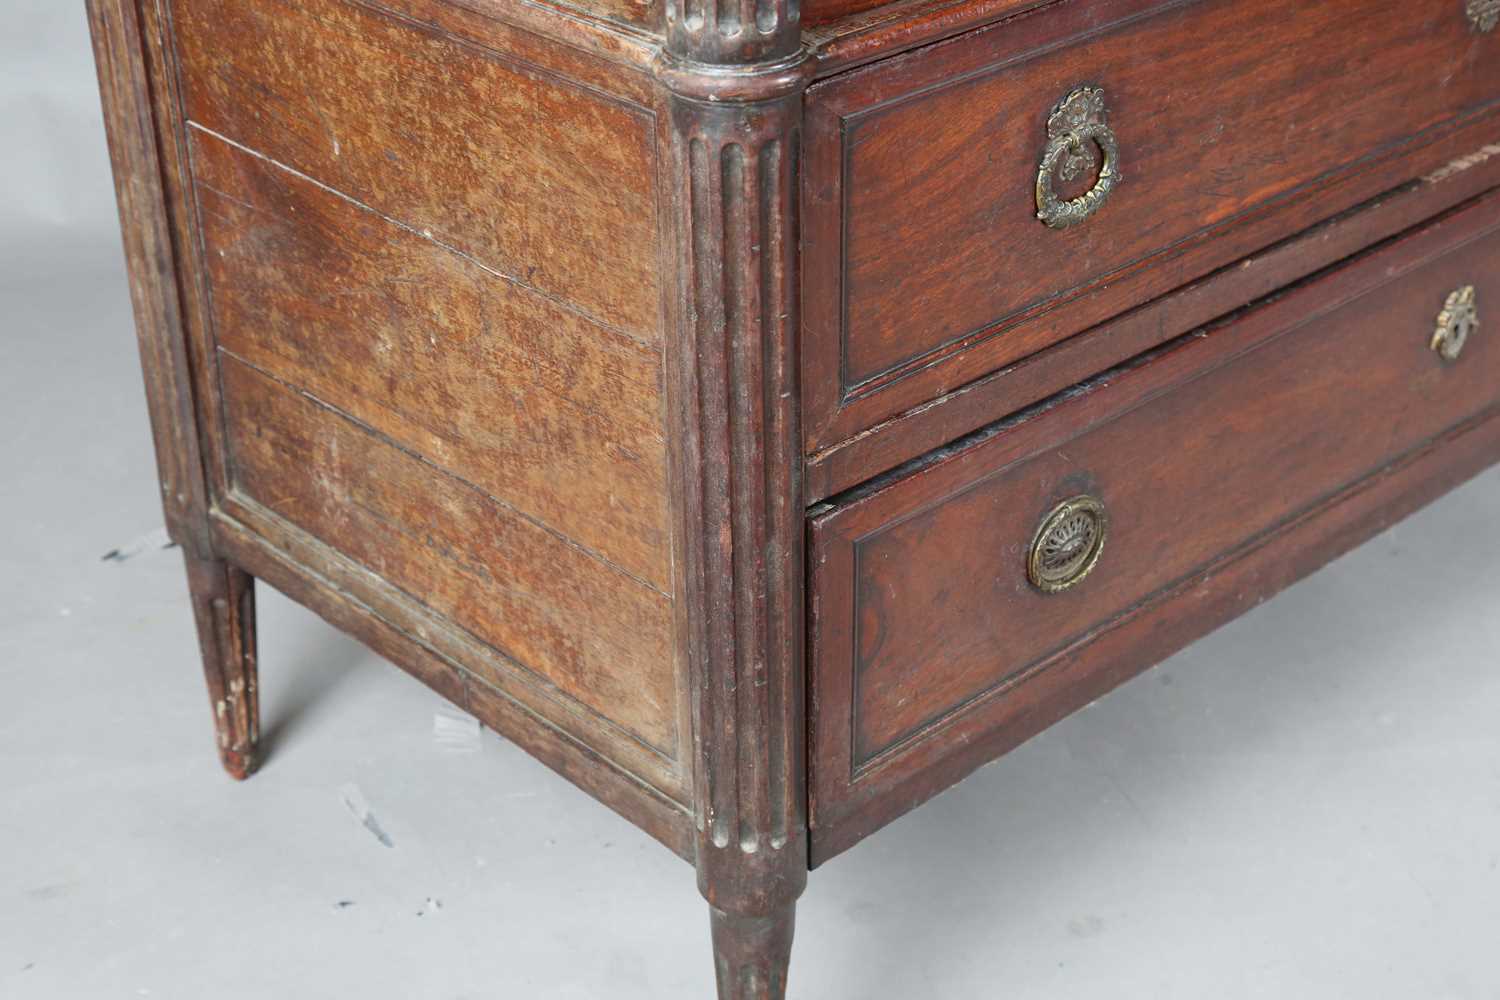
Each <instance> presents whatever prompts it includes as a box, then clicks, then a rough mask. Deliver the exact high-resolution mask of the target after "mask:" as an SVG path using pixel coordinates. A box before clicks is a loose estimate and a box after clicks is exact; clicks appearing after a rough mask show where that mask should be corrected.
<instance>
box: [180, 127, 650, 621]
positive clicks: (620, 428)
mask: <svg viewBox="0 0 1500 1000" xmlns="http://www.w3.org/2000/svg"><path fill="white" fill-rule="evenodd" d="M193 151H194V156H193V161H194V168H195V170H194V173H195V178H196V181H197V186H198V203H199V206H200V217H201V219H202V232H203V242H204V248H205V259H206V261H207V265H208V269H209V276H210V283H211V288H212V293H213V294H212V303H213V316H214V326H215V330H216V333H217V340H218V344H219V346H220V347H222V348H224V349H226V350H229V351H231V352H233V353H234V354H236V355H238V356H240V357H242V358H244V359H246V360H247V361H250V362H252V363H253V364H255V365H257V366H258V367H260V368H262V369H264V370H265V371H268V372H270V373H272V374H274V375H276V376H277V377H278V378H280V379H282V380H284V381H287V382H290V383H292V384H294V385H296V386H298V387H299V388H301V389H305V390H307V391H308V392H310V393H312V394H313V395H314V396H316V397H317V398H319V399H320V400H322V401H324V402H326V403H329V404H330V405H332V406H335V407H337V408H338V409H340V410H341V411H343V412H345V413H348V414H350V415H351V416H354V417H356V418H358V419H359V420H360V421H361V422H362V423H364V424H366V425H368V426H370V427H371V428H373V429H374V430H376V431H377V432H379V433H381V434H383V435H385V436H387V437H389V438H390V439H391V440H392V441H393V442H395V443H397V444H399V445H400V446H401V447H403V448H406V449H408V450H410V451H412V452H414V453H415V454H418V455H421V456H423V457H424V458H425V459H427V460H428V461H430V462H432V463H434V464H436V465H438V466H440V467H442V468H443V469H445V470H446V471H448V472H451V473H453V474H454V475H456V476H459V477H461V478H463V479H465V480H467V481H468V482H470V483H472V484H474V486H475V487H476V488H478V489H481V490H483V491H484V492H486V493H488V494H490V495H492V496H494V497H495V498H497V499H498V500H500V501H502V502H504V503H505V504H507V505H509V506H511V507H514V508H515V509H516V510H517V511H518V512H519V513H521V514H524V515H525V516H526V517H529V518H531V519H533V520H535V521H539V522H541V523H543V524H545V525H547V526H548V527H549V528H552V529H554V530H556V531H558V532H559V533H561V534H563V535H565V536H567V537H568V538H570V539H572V540H574V541H576V542H577V543H578V544H580V545H582V546H583V547H585V548H587V549H588V550H590V551H591V552H594V553H596V554H598V555H599V556H601V557H602V558H604V559H606V560H608V561H609V562H610V563H612V564H613V565H615V566H617V567H619V568H621V569H623V570H625V571H626V572H627V573H629V574H630V575H632V576H634V577H636V578H637V579H639V580H641V581H642V582H643V583H645V584H647V585H649V586H651V587H653V588H655V589H656V590H659V591H662V592H666V591H667V590H668V589H669V588H670V586H671V582H670V574H671V570H670V550H669V543H670V539H669V538H668V537H667V518H668V512H667V497H666V462H667V458H666V442H665V436H664V431H663V428H662V422H661V402H660V393H661V388H660V386H661V378H662V372H661V355H660V352H659V351H658V350H656V349H654V348H651V347H649V346H647V345H643V344H641V343H639V342H637V341H635V340H634V339H632V338H630V337H626V336H623V335H621V334H619V333H617V332H615V331H612V330H610V329H608V328H605V327H601V326H599V325H598V324H597V323H594V322H592V321H590V320H588V319H586V318H584V317H583V316H580V315H579V314H578V313H576V312H574V311H572V310H569V309H566V308H563V307H562V306H560V305H558V304H557V303H556V302H555V301H553V300H552V299H549V298H547V297H545V296H543V295H540V294H538V293H537V292H535V291H534V290H532V289H530V288H527V287H526V286H524V285H520V284H517V283H515V282H512V281H509V280H506V279H503V278H500V277H497V276H496V275H495V274H493V273H492V272H490V271H488V270H486V269H485V268H484V267H482V266H480V265H478V264H476V263H474V262H473V261H472V260H470V259H468V258H466V257H464V256H462V255H460V254H455V253H453V252H451V251H449V250H447V249H445V248H443V247H441V246H438V245H437V244H435V243H433V242H432V241H431V240H428V239H425V238H423V237H422V236H421V235H420V234H417V233H413V232H411V231H410V230H408V229H405V228H403V227H401V226H399V225H396V224H393V223H391V222H389V221H387V220H385V219H383V218H381V217H380V216H378V215H375V214H373V213H370V212H367V211H365V210H363V209H361V208H359V207H358V206H357V205H355V204H354V203H352V202H351V201H350V200H349V199H347V198H345V197H341V196H339V195H337V194H334V193H332V192H330V191H329V190H327V189H326V188H323V187H321V186H319V185H317V184H315V183H313V182H311V181H308V180H307V179H306V178H304V177H301V176H299V175H297V174H295V173H291V172H289V171H286V170H284V169H281V168H279V167H276V166H274V165H272V164H271V163H270V162H269V161H267V160H265V159H264V158H262V157H258V156H254V155H251V154H248V153H245V152H243V151H242V150H239V149H237V148H235V147H233V146H230V145H228V144H227V143H224V142H222V141H220V140H218V139H216V138H214V137H212V136H208V135H205V134H203V133H195V135H194V143H193Z"/></svg>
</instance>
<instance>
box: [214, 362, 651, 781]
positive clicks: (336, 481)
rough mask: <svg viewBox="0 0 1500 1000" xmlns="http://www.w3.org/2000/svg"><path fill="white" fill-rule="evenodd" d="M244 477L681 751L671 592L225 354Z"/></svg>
mask: <svg viewBox="0 0 1500 1000" xmlns="http://www.w3.org/2000/svg"><path fill="white" fill-rule="evenodd" d="M220 371H221V380H222V384H223V388H224V398H225V402H226V405H227V406H228V407H229V408H230V409H231V410H232V412H233V413H234V414H235V419H233V420H232V421H231V422H230V440H229V444H230V450H231V453H232V456H233V462H234V467H235V477H236V481H237V482H240V483H247V484H250V485H251V487H252V488H253V491H254V495H255V496H256V497H257V498H259V499H260V501H261V502H262V503H263V504H265V505H266V506H267V507H268V508H270V509H271V510H273V511H275V512H276V513H277V514H279V515H280V516H282V517H285V518H286V519H287V520H289V521H291V522H292V523H294V524H296V525H298V526H299V527H301V528H303V529H304V530H306V531H308V532H309V533H311V534H313V535H315V536H316V537H318V538H320V539H322V540H323V541H324V542H326V543H327V544H329V545H331V546H333V547H334V548H336V549H338V550H339V551H341V552H343V553H345V554H347V555H349V556H350V557H351V558H354V559H355V560H357V561H359V562H360V563H361V564H363V565H365V566H367V567H369V568H370V569H371V570H372V571H373V572H375V573H376V574H378V575H379V576H380V577H381V578H382V579H385V580H389V581H390V582H391V583H393V584H395V585H396V586H398V587H400V588H402V589H403V590H405V591H407V592H408V593H410V594H412V595H414V596H416V597H418V598H419V599H420V600H422V601H423V603H425V604H426V605H427V606H428V607H431V608H432V609H433V610H435V611H437V612H438V613H440V614H442V615H444V616H445V617H448V618H450V619H452V620H453V621H455V622H458V623H460V624H462V625H464V626H465V627H467V628H468V629H469V630H470V631H471V632H473V633H474V634H475V635H476V636H477V637H479V638H480V639H481V640H483V641H484V642H486V643H489V644H490V645H492V646H494V647H495V648H496V649H499V650H500V651H501V652H502V653H504V654H506V655H508V656H510V657H512V658H513V659H515V660H517V661H519V662H520V663H522V664H524V665H527V666H529V667H531V668H532V669H533V670H535V671H536V672H537V673H538V674H539V675H540V676H541V677H543V678H545V679H546V680H547V681H548V682H550V683H552V684H554V685H556V686H557V687H558V688H560V689H562V690H563V691H565V692H567V693H568V694H570V695H572V696H573V697H575V698H577V699H578V700H579V701H581V702H583V703H584V704H586V705H588V706H590V707H592V708H593V709H594V710H596V711H597V712H599V713H600V714H601V715H603V716H605V717H607V718H610V719H611V720H613V721H615V722H617V723H619V724H620V725H622V726H624V727H626V728H627V729H629V730H630V731H631V732H633V733H635V734H636V735H637V736H639V737H640V738H641V739H642V740H644V741H646V742H648V743H650V744H651V745H653V746H655V747H657V748H659V749H661V750H662V751H663V752H664V753H665V754H667V755H668V756H670V755H671V754H672V753H673V752H674V751H675V746H676V732H675V727H674V719H675V707H676V687H675V678H674V674H673V661H672V655H671V647H670V637H671V605H670V600H669V599H668V598H667V597H665V596H664V595H661V594H657V593H655V592H653V591H650V590H647V589H646V588H643V587H639V586H636V585H634V584H633V583H632V584H630V585H628V586H622V585H621V584H620V582H619V579H618V578H617V576H615V577H612V574H614V573H615V571H613V570H611V569H610V568H609V567H608V566H607V565H605V564H604V563H602V562H600V561H599V560H597V559H595V558H593V557H591V556H589V555H587V554H585V553H583V552H581V551H579V550H578V548H577V547H576V546H574V545H571V544H569V543H568V542H567V541H566V540H564V539H561V538H559V537H558V536H556V535H555V534H553V533H551V532H549V531H547V530H545V529H544V528H542V527H540V526H538V525H536V524H534V523H533V522H531V521H528V520H526V519H524V518H520V517H517V516H516V515H515V514H514V512H512V511H510V510H508V509H506V508H505V507H504V506H503V505H500V504H498V503H496V502H495V501H494V500H492V499H490V498H489V497H487V496H485V495H484V494H483V493H482V492H481V491H479V490H476V489H475V488H474V487H472V486H470V485H468V484H467V483H464V482H462V481H459V480H457V479H455V478H453V477H451V476H449V475H447V474H445V473H443V472H441V471H440V470H438V469H436V468H434V467H433V466H431V465H430V464H428V463H426V462H424V461H422V460H421V459H419V458H417V457H416V456H414V455H412V454H411V453H409V452H407V451H405V450H403V449H401V448H398V447H396V446H394V445H392V444H390V443H389V442H387V441H383V440H381V439H379V438H378V437H376V436H374V435H372V434H370V433H369V432H368V431H367V430H366V429H364V428H362V427H360V426H359V425H357V424H355V423H353V422H351V421H350V420H348V419H347V418H345V417H343V416H340V415H339V414H337V413H335V412H334V411H332V410H330V409H328V408H327V407H325V406H322V405H320V404H319V403H317V402H316V401H314V400H313V399H311V398H309V397H308V396H306V395H304V394H302V393H299V392H298V391H297V390H296V389H295V388H293V387H290V386H286V385H283V384H281V383H278V382H277V381H275V380H274V379H272V378H271V377H269V376H267V375H265V374H263V373H261V372H259V371H257V370H256V369H254V368H251V367H249V366H248V365H245V364H243V363H242V362H240V361H237V360H235V359H233V358H225V359H223V361H222V362H221V365H220Z"/></svg>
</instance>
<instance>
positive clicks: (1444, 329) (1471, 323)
mask: <svg viewBox="0 0 1500 1000" xmlns="http://www.w3.org/2000/svg"><path fill="white" fill-rule="evenodd" d="M1478 329H1479V297H1478V295H1477V293H1476V292H1475V291H1474V286H1473V285H1465V286H1464V287H1462V288H1460V289H1458V290H1457V291H1455V292H1453V293H1452V294H1451V295H1449V296H1448V301H1447V303H1446V304H1445V305H1444V306H1443V311H1442V312H1440V313H1438V318H1437V331H1436V332H1435V333H1433V335H1432V349H1433V350H1434V351H1437V352H1438V354H1439V355H1440V356H1441V357H1442V359H1443V360H1444V361H1457V360H1458V358H1459V355H1461V354H1463V351H1464V345H1465V344H1467V343H1468V342H1469V338H1470V337H1471V336H1473V335H1474V333H1475V332H1476V331H1477V330H1478Z"/></svg>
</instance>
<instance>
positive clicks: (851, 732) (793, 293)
mask: <svg viewBox="0 0 1500 1000" xmlns="http://www.w3.org/2000/svg"><path fill="white" fill-rule="evenodd" d="M89 9H90V16H91V22H92V26H93V29H94V39H95V46H96V54H97V57H98V64H99V69H100V80H101V87H102V92H103V96H104V105H105V109H106V119H107V123H108V126H109V131H110V140H111V151H112V155H113V159H114V164H115V171H116V178H117V183H118V192H119V198H120V205H121V214H122V220H123V223H124V231H125V239H126V249H127V256H128V258H129V262H130V266H131V275H132V293H133V298H134V305H135V309H136V313H137V320H138V328H139V333H140V344H141V355H142V361H143V369H144V372H145V376H146V385H147V390H148V392H147V395H148V401H149V404H150V407H151V415H152V424H153V428H154V432H155V435H156V441H157V456H158V461H159V466H160V479H161V484H162V496H163V501H164V506H165V511H166V517H167V523H168V526H169V529H170V531H171V533H172V535H173V537H174V539H176V540H177V541H178V542H179V543H180V544H181V545H182V547H183V549H184V552H185V554H186V559H187V568H188V581H189V589H190V592H191V596H192V602H193V607H194V611H195V615H196V620H197V624H198V630H199V636H200V639H201V645H202V653H203V662H204V668H205V674H206V676H207V680H208V687H209V692H210V700H211V706H212V709H213V718H214V725H215V730H214V731H215V734H216V738H217V740H218V749H219V753H220V756H221V758H222V760H223V763H224V764H225V766H226V767H227V769H228V770H229V771H230V772H231V773H232V774H233V775H235V776H236V777H241V778H243V777H245V776H246V775H248V774H249V773H250V772H251V771H253V769H254V767H255V762H256V751H257V747H256V744H257V739H258V733H259V724H258V691H257V681H256V645H255V622H254V598H253V581H254V580H256V579H260V580H263V581H265V582H267V583H269V584H271V585H272V586H275V587H277V588H278V589H280V590H282V591H284V592H285V593H287V594H289V595H290V596H291V597H293V598H294V599H296V600H298V601H300V602H301V603H304V604H306V605H307V606H309V607H311V608H313V609H315V610H316V611H318V612H319V613H320V614H322V615H323V616H324V617H326V618H327V619H328V620H330V621H331V622H333V623H334V624H336V625H338V626H339V627H342V628H344V629H346V630H348V631H350V632H352V633H353V634H355V635H356V636H358V637H360V638H361V639H362V640H364V641H365V642H366V643H368V644H369V645H370V646H371V647H372V648H374V649H375V650H377V651H379V652H380V653H382V654H383V655H384V656H386V657H387V658H389V659H390V660H392V661H393V662H395V663H396V664H398V665H399V666H401V667H402V668H404V669H406V670H408V671H410V672H411V673H413V674H414V675H416V676H417V677H418V678H420V679H421V680H423V681H424V682H426V683H427V684H429V685H430V686H432V687H433V688H434V689H436V690H437V691H438V692H440V693H441V694H442V695H443V696H444V697H446V698H448V699H450V700H451V701H453V702H454V703H456V704H458V705H460V706H462V707H464V708H466V709H467V710H468V711H470V712H472V713H473V714H475V715H476V716H478V717H479V718H480V719H481V720H483V721H484V722H485V723H486V724H487V725H489V726H491V727H492V728H494V729H495V730H497V731H498V732H500V733H502V734H504V735H505V736H507V737H508V738H510V739H511V740H513V741H514V742H515V743H517V744H518V745H520V746H522V747H524V748H525V749H527V750H528V751H530V752H531V753H533V754H534V755H536V756H537V757H539V758H540V759H541V760H543V761H544V762H546V763H547V764H549V765H550V766H552V767H553V768H554V769H556V770H557V771H558V772H559V773H560V774H562V775H563V776H564V777H566V778H568V779H570V780H571V781H573V782H575V783H576V784H577V785H579V786H580V787H582V788H584V789H585V790H586V791H588V792H590V793H591V794H593V795H594V796H596V797H597V798H599V799H600V800H602V801H603V802H604V803H605V804H607V805H609V806H610V807H612V808H614V809H616V810H617V811H619V812H620V813H621V814H623V815H624V816H626V817H627V818H629V819H630V820H632V821H633V822H635V823H637V824H639V825H640V826H641V827H642V828H644V829H645V830H646V831H648V832H649V833H650V834H652V835H653V836H654V837H656V838H657V839H658V840H660V841H661V842H662V843H663V844H664V845H666V846H667V847H668V848H669V849H671V850H672V851H674V852H676V853H677V854H679V855H681V856H682V857H683V858H684V859H686V860H688V861H689V862H691V863H692V864H693V865H694V866H695V867H696V870H697V873H698V881H699V886H700V889H701V890H702V892H703V894H704V895H705V897H706V898H707V900H708V903H709V907H710V913H711V917H712V920H711V926H712V930H713V942H714V954H715V959H716V962H717V966H716V967H717V972H718V982H719V993H720V996H721V998H724V1000H775V998H780V997H782V996H784V995H785V990H786V967H787V956H788V954H789V951H790V947H791V937H792V924H793V912H794V908H795V904H796V901H797V899H798V898H799V896H800V895H801V893H802V891H803V889H804V887H805V885H806V882H807V874H808V871H809V870H810V869H811V868H813V867H816V866H817V865H818V864H819V863H821V862H822V861H824V860H827V859H828V858H830V857H832V856H834V855H836V854H837V853H839V852H841V851H843V850H845V849H847V848H848V847H850V846H852V845H853V844H855V843H856V842H858V841H859V840H861V839H862V838H864V837H866V836H868V835H869V834H871V833H873V832H875V831H876V830H878V829H879V828H880V827H881V826H883V825H884V824H886V823H887V822H889V821H891V820H893V819H895V818H896V817H898V816H899V815H901V814H902V813H904V812H906V811H908V810H910V809H912V808H914V807H915V806H917V805H918V804H920V803H921V802H923V801H924V800H925V799H927V798H929V797H930V796H932V795H934V794H936V793H937V792H939V791H941V790H942V789H944V788H946V787H948V786H949V785H951V784H952V783H954V782H955V781H957V780H959V779H961V778H962V777H963V776H964V775H965V774H967V773H968V772H970V771H971V770H973V769H974V768H976V767H978V766H979V765H981V764H983V763H985V762H987V761H989V760H992V759H994V758H995V757H996V756H998V755H999V754H1001V753H1003V752H1005V751H1006V750H1008V749H1010V748H1012V747H1014V746H1016V745H1017V744H1019V743H1020V742H1022V741H1024V740H1025V739H1027V738H1029V737H1031V736H1032V735H1035V734H1036V733H1037V732H1039V731H1041V730H1042V729H1043V728H1045V727H1046V726H1048V725H1050V724H1051V723H1052V722H1054V721H1056V720H1058V719H1060V718H1062V717H1063V716H1065V715H1066V714H1068V713H1069V712H1072V711H1073V710H1075V709H1077V708H1079V707H1080V706H1082V705H1084V704H1086V703H1087V702H1089V701H1090V700H1092V699H1094V698H1096V697H1098V696H1100V695H1101V694H1103V693H1105V692H1107V691H1108V690H1110V689H1111V688H1112V687H1114V686H1116V685H1117V684H1119V683H1120V682H1122V681H1124V680H1125V679H1127V678H1128V677H1130V676H1132V675H1134V674H1135V673H1137V672H1139V671H1140V670H1142V669H1144V668H1146V667H1149V666H1150V665H1152V664H1153V663H1155V662H1157V661H1159V660H1160V659H1162V658H1163V657H1165V656H1167V655H1169V654H1170V653H1172V652H1173V651H1175V650H1177V649H1179V648H1181V647H1182V646H1184V645H1186V644H1187V643H1189V642H1191V641H1192V640H1193V639H1195V638H1196V637H1198V636H1200V635H1202V634H1204V633H1205V632H1206V631H1208V630H1210V629H1212V628H1214V627H1216V626H1217V625H1219V624H1222V623H1223V622H1225V621H1227V620H1229V619H1230V618H1232V617H1233V616H1234V615H1236V614H1238V613H1239V612H1241V611H1244V610H1246V609H1248V608H1249V607H1251V606H1253V605H1254V604H1255V603H1257V602H1259V601H1261V600H1264V599H1265V598H1266V597H1268V596H1269V595H1271V594H1273V593H1275V592H1276V591H1277V590H1279V589H1281V588H1282V587H1284V586H1286V585H1288V584H1290V583H1291V582H1293V581H1295V580H1296V579H1298V578H1300V577H1301V576H1303V575H1306V574H1307V573H1309V572H1311V571H1312V570H1314V569H1316V568H1317V567H1318V566H1320V565H1322V564H1323V563H1324V562H1326V561H1327V560H1329V559H1331V558H1333V557H1334V556H1336V555H1337V554H1339V553H1341V552H1343V551H1345V550H1347V549H1349V548H1350V547H1352V546H1354V545H1356V544H1358V543H1359V542H1361V541H1362V540H1364V539H1366V538H1368V537H1369V536H1371V535H1372V534H1374V533H1375V532H1377V531H1379V530H1381V529H1382V528H1383V527H1385V526H1387V525H1389V524H1391V523H1392V522H1393V521H1394V520H1396V519H1397V518H1399V517H1401V516H1403V515H1404V514H1406V513H1409V512H1410V511H1412V510H1414V509H1415V508H1417V507H1418V506H1420V505H1421V504H1423V503H1424V502H1426V501H1428V500H1431V499H1432V498H1434V497H1436V496H1438V495H1439V494H1441V493H1442V492H1443V491H1445V490H1447V489H1449V488H1451V487H1452V486H1454V485H1456V484H1458V483H1459V482H1461V481H1462V480H1464V479H1465V478H1467V477H1469V476H1471V475H1473V474H1475V473H1476V472H1478V471H1479V470H1481V469H1483V468H1484V467H1486V466H1487V465H1489V464H1491V463H1493V462H1495V461H1496V460H1497V459H1500V343H1497V339H1496V335H1492V334H1493V330H1492V329H1491V327H1492V326H1493V324H1490V325H1486V322H1487V319H1488V317H1487V315H1486V313H1487V310H1490V309H1493V308H1495V307H1494V306H1492V305H1491V303H1495V302H1500V193H1493V194H1492V193H1491V191H1492V189H1494V188H1496V186H1497V185H1500V31H1497V30H1496V27H1497V21H1500V6H1497V5H1496V4H1495V3H1493V2H1488V0H1401V2H1397V0H1333V2H1328V3H1319V4H1307V3H1301V2H1293V0H1264V2H1248V0H1197V2H1185V0H1050V2H1042V0H900V2H895V3H885V4H881V3H872V2H870V0H821V2H812V0H809V2H807V3H806V4H804V5H803V6H802V7H801V9H799V7H798V5H797V4H796V3H795V2H789V0H741V2H734V0H726V2H723V3H719V4H705V3H702V2H701V0H670V2H668V3H666V4H665V5H664V6H663V5H661V4H659V3H658V2H656V0H644V2H642V0H577V2H567V3H565V2H563V0H546V2H525V3H522V2H519V0H379V2H376V0H299V2H296V3H293V2H290V0H90V3H89Z"/></svg>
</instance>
